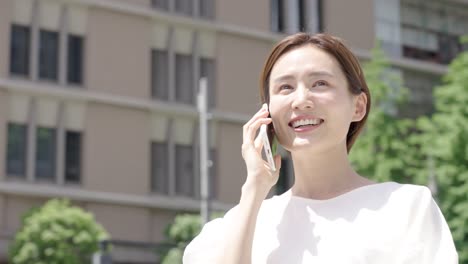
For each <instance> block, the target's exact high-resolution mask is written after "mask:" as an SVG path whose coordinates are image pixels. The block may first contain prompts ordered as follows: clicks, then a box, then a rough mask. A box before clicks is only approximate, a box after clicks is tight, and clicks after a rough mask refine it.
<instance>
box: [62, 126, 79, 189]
mask: <svg viewBox="0 0 468 264" xmlns="http://www.w3.org/2000/svg"><path fill="white" fill-rule="evenodd" d="M81 146H82V134H81V133H80V132H75V131H67V132H66V135H65V182H70V183H79V182H80V179H81Z"/></svg>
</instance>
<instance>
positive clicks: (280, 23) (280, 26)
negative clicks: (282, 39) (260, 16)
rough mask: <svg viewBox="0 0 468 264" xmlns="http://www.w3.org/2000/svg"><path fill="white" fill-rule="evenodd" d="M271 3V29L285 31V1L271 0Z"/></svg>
mask: <svg viewBox="0 0 468 264" xmlns="http://www.w3.org/2000/svg"><path fill="white" fill-rule="evenodd" d="M270 5H271V6H270V8H271V13H270V19H271V30H272V31H274V32H284V31H285V29H286V28H285V20H284V15H283V9H284V6H283V5H284V2H283V1H282V0H271V1H270Z"/></svg>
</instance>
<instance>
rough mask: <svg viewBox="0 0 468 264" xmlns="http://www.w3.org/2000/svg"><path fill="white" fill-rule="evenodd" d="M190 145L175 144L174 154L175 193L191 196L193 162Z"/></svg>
mask: <svg viewBox="0 0 468 264" xmlns="http://www.w3.org/2000/svg"><path fill="white" fill-rule="evenodd" d="M193 154H194V153H193V148H192V146H182V145H176V146H175V156H176V170H175V172H176V194H177V195H182V196H187V197H192V196H194V195H195V193H194V180H193V176H194V175H193V172H194V168H193V166H194V164H193V158H194V157H193Z"/></svg>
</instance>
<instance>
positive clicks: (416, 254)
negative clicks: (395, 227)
mask: <svg viewBox="0 0 468 264" xmlns="http://www.w3.org/2000/svg"><path fill="white" fill-rule="evenodd" d="M413 209H414V210H413V214H412V220H411V225H410V227H409V237H408V238H409V239H408V241H406V243H404V244H406V249H407V251H408V254H407V255H406V256H405V262H404V263H408V264H409V263H424V264H426V263H427V264H457V263H458V254H457V251H456V248H455V244H454V242H453V238H452V234H451V232H450V229H449V227H448V225H447V222H446V221H445V218H444V216H443V215H442V212H441V211H440V209H439V207H438V206H437V203H436V202H435V201H434V199H433V198H432V195H431V192H430V190H429V189H428V188H426V187H421V189H420V191H419V192H418V194H417V198H416V200H415V203H414V204H413Z"/></svg>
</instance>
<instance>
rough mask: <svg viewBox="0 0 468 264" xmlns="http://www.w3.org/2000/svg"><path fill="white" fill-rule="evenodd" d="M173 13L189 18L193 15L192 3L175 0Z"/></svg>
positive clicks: (188, 0) (186, 0)
mask: <svg viewBox="0 0 468 264" xmlns="http://www.w3.org/2000/svg"><path fill="white" fill-rule="evenodd" d="M175 11H176V12H177V13H180V14H184V15H188V16H191V15H192V14H193V1H192V0H175Z"/></svg>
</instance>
